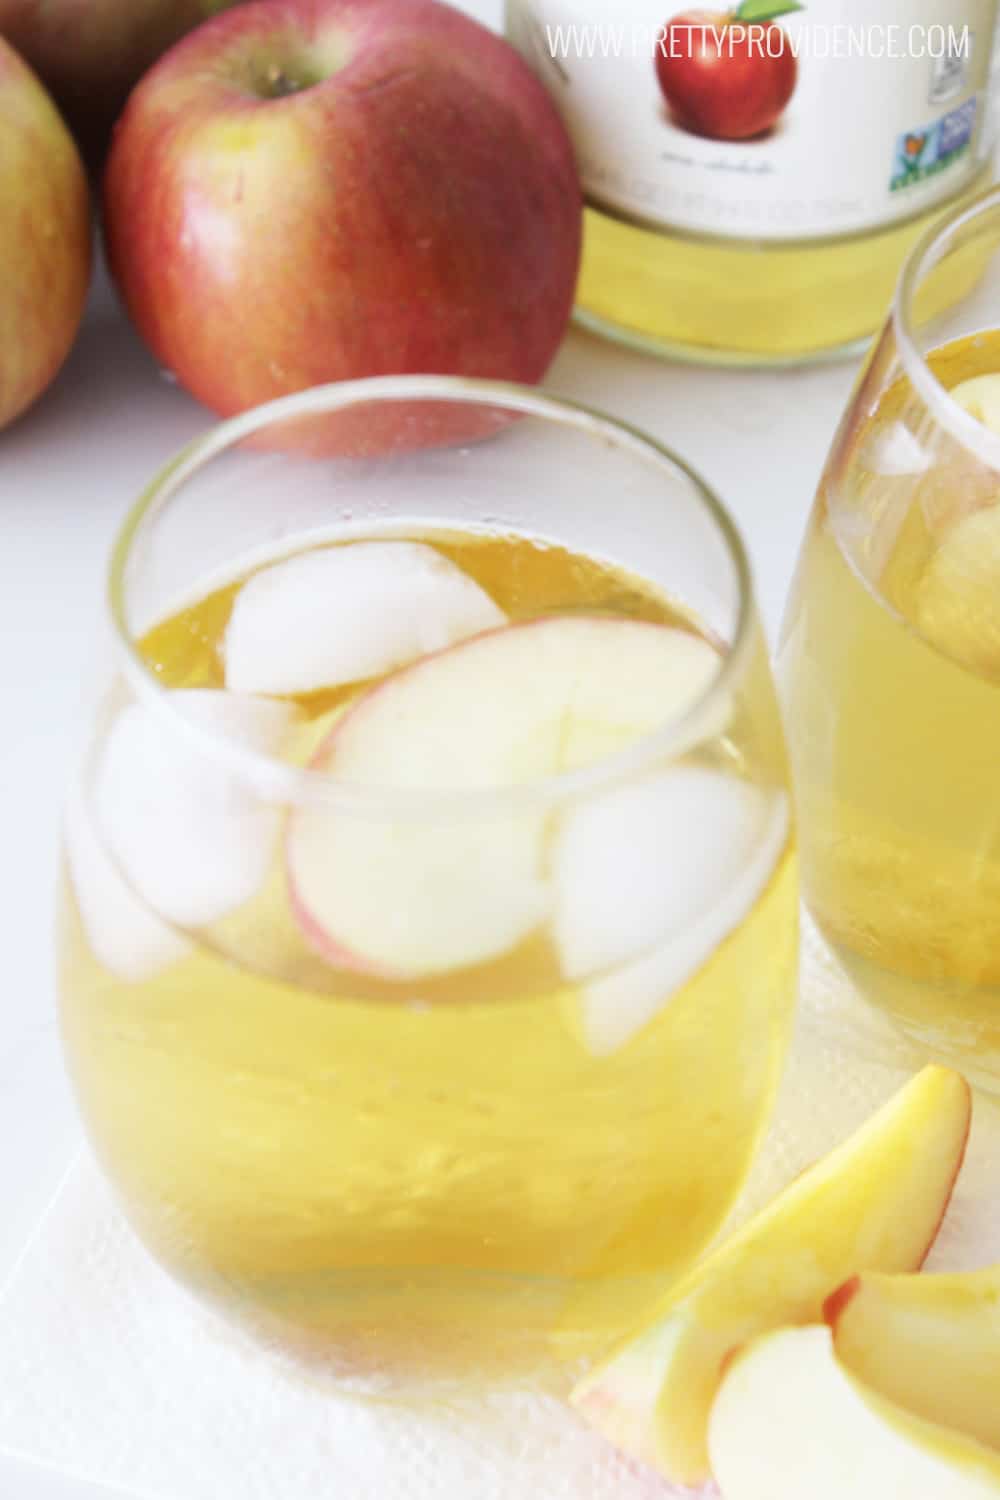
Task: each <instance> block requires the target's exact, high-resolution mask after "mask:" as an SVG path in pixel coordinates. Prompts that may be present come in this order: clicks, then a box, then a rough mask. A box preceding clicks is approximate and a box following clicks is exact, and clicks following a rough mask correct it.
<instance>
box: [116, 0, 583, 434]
mask: <svg viewBox="0 0 1000 1500" xmlns="http://www.w3.org/2000/svg"><path fill="white" fill-rule="evenodd" d="M104 214H105V229H106V237H107V245H108V251H109V257H110V262H111V266H112V269H113V272H114V276H115V278H116V280H117V283H118V286H119V288H120V291H121V294H122V296H123V298H124V301H125V304H126V306H127V308H128V310H129V312H130V314H131V316H132V318H133V320H134V322H135V324H136V326H137V327H138V329H139V330H140V332H141V333H142V335H143V336H144V338H145V339H146V341H147V343H148V344H149V346H150V348H151V349H152V351H153V352H154V354H155V355H156V357H157V358H158V359H159V360H160V361H161V363H162V364H163V365H165V366H166V367H167V368H168V369H170V370H171V371H173V373H174V374H175V375H176V377H177V378H178V380H179V381H180V382H181V383H182V384H183V385H184V386H185V387H186V388H187V389H188V390H189V391H191V392H192V393H193V394H194V395H195V396H197V397H198V398H199V399H200V400H201V401H203V402H204V403H205V404H206V405H208V406H210V407H212V408H213V409H214V410H215V411H217V412H220V413H223V414H230V413H233V412H236V411H239V410H242V409H244V408H246V407H249V406H253V405H255V404H257V403H259V402H261V401H264V400H267V399H269V398H272V397H276V396H282V395H286V394H288V393H290V392H293V391H296V390H300V389H302V388H303V387H306V386H311V385H316V384H320V383H323V382H326V381H332V380H341V379H345V378H348V377H351V376H365V375H378V374H398V373H412V372H433V373H437V374H462V375H480V376H494V377H503V378H507V379H513V380H520V381H528V382H533V381H537V380H538V379H539V378H540V377H541V375H542V374H543V373H544V371H545V369H546V368H547V366H548V364H549V361H550V359H551V358H552V355H553V353H554V351H555V349H556V346H557V344H558V342H559V339H560V337H561V335H562V333H563V330H564V328H565V325H566V322H567V319H568V316H569V312H570V308H571V304H572V298H573V291H574V284H575V279H576V270H577V260H578V254H579V243H580V228H581V200H580V189H579V183H578V179H577V174H576V168H575V164H574V160H573V154H572V149H571V146H570V143H569V140H568V137H567V135H566V132H565V129H564V127H563V125H562V124H561V122H560V119H559V117H558V115H557V113H556V110H555V107H554V105H553V104H552V103H551V101H550V100H549V98H548V96H547V94H546V93H545V92H544V90H543V89H542V87H541V85H540V84H539V83H538V81H537V80H536V79H535V77H534V75H533V74H532V73H531V72H530V70H529V69H528V67H527V66H526V64H525V63H524V62H523V61H522V60H521V58H520V57H519V56H518V55H517V53H516V52H515V51H514V50H513V49H512V48H511V47H509V46H508V45H507V43H506V42H504V41H503V40H501V39H500V38H499V37H497V36H495V35H493V33H492V32H490V31H488V30H486V29H485V28H484V27H482V26H480V25H478V23H476V22H475V21H473V20H471V19H469V18H468V17H467V16H464V15H461V14H460V13H459V12H458V11H455V10H453V9H451V8H450V7H448V6H446V5H442V4H439V3H437V0H253V3H250V4H247V5H242V6H238V7H237V8H236V9H234V10H230V11H227V12H225V13H224V14H223V15H221V16H217V17H215V18H214V19H213V20H211V21H208V22H206V23H205V25H204V26H201V27H199V28H198V30H197V31H195V32H194V33H192V35H191V36H189V37H186V38H185V39H184V40H183V41H182V42H180V43H179V44H178V45H177V46H176V47H174V48H173V49H172V50H171V52H170V53H169V54H168V55H167V56H166V57H165V58H162V59H161V60H160V62H159V63H157V64H156V65H155V66H154V67H153V68H152V69H151V71H150V72H149V73H148V74H147V75H146V77H145V78H144V79H143V80H142V82H141V83H140V84H139V86H138V87H137V88H136V89H135V90H134V91H133V93H132V95H131V98H130V99H129V102H128V105H127V106H126V109H125V112H124V114H123V115H122V118H121V120H120V121H119V124H118V127H117V129H116V131H115V137H114V141H113V143H112V147H111V151H110V154H109V158H108V165H107V171H106V174H105V184H104Z"/></svg>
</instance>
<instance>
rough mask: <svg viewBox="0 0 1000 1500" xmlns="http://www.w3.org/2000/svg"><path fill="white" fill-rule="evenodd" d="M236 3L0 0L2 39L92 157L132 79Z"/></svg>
mask: <svg viewBox="0 0 1000 1500" xmlns="http://www.w3.org/2000/svg"><path fill="white" fill-rule="evenodd" d="M235 3H237V0H0V36H3V37H6V39H7V41H9V42H10V43H11V45H12V46H13V47H15V48H16V49H17V51H18V52H20V54H21V56H22V57H23V58H25V60H26V61H27V62H29V63H30V64H31V66H32V67H33V68H34V69H35V71H36V73H37V74H38V76H39V77H40V78H41V80H42V82H43V83H44V84H45V85H46V87H47V88H48V89H49V90H50V92H51V93H52V96H53V98H54V99H55V101H56V103H57V104H58V105H59V107H60V109H61V110H62V112H63V114H64V116H65V118H66V120H67V122H68V123H69V126H70V128H71V129H72V131H73V134H74V135H75V136H76V138H77V140H78V141H79V142H80V144H81V146H82V147H83V150H84V153H85V155H86V156H87V157H88V158H89V159H91V160H95V161H96V160H97V159H99V157H100V155H101V154H102V152H103V150H104V147H105V146H106V144H107V140H108V136H109V135H110V133H111V127H112V125H113V124H114V121H115V119H116V118H117V116H118V114H119V112H120V110H121V107H122V105H123V104H124V103H125V100H126V98H127V97H128V92H129V90H130V89H131V87H132V85H133V84H134V83H137V82H138V80H139V79H140V78H141V77H142V75H143V73H145V71H146V69H147V68H148V67H149V66H150V64H151V63H154V62H155V61H156V59H157V58H158V57H159V56H160V55H161V53H163V52H166V50H167V48H168V47H170V46H172V45H173V43H174V42H176V41H177V40H178V39H179V38H180V37H182V36H183V35H184V33H185V32H187V31H190V30H191V28H192V27H194V26H197V25H198V24H199V23H200V22H201V21H204V20H205V18H206V17H207V16H210V15H212V14H213V13H214V12H215V11H218V10H222V9H224V8H225V7H226V6H228V5H233V4H235Z"/></svg>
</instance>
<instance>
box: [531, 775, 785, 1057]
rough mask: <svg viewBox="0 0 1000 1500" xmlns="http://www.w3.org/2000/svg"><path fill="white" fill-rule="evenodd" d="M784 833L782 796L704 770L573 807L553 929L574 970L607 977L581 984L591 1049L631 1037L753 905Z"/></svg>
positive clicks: (558, 865) (560, 854)
mask: <svg viewBox="0 0 1000 1500" xmlns="http://www.w3.org/2000/svg"><path fill="white" fill-rule="evenodd" d="M787 834H788V808H787V800H786V798H785V795H784V793H783V792H780V791H778V792H773V791H769V790H764V789H762V788H760V787H757V786H754V785H753V784H752V783H749V782H747V781H744V780H743V779H742V778H741V777H739V776H736V775H734V774H727V773H726V772H723V771H719V770H712V769H709V768H707V767H698V766H684V765H681V766H675V767H672V768H671V769H669V770H665V771H661V772H659V773H657V774H655V775H653V776H649V777H646V778H644V779H643V780H641V781H631V782H629V783H627V784H625V785H623V786H619V787H616V788H615V789H614V790H613V791H611V792H607V793H605V794H603V795H602V796H598V797H594V798H592V799H590V800H588V801H587V802H584V803H582V804H581V805H580V806H579V807H577V808H575V809H574V810H573V812H571V813H570V814H569V816H568V817H567V818H566V819H565V821H564V823H563V825H562V827H561V829H560V831H559V833H558V834H557V836H556V839H555V843H554V849H553V857H552V868H553V887H554V897H555V913H554V918H553V929H554V934H555V939H556V946H557V949H558V951H559V955H560V959H561V962H562V969H563V973H564V974H565V975H566V977H567V978H569V979H586V978H587V977H588V976H590V975H599V974H604V977H603V978H598V979H593V980H592V981H591V982H590V983H589V984H587V985H584V986H583V988H582V991H581V1022H582V1028H583V1033H584V1038H585V1041H586V1043H587V1045H588V1046H589V1047H590V1049H591V1050H592V1051H594V1052H596V1053H603V1052H608V1051H611V1050H612V1049H614V1048H615V1047H618V1046H621V1045H622V1044H623V1043H624V1042H626V1041H628V1040H629V1038H630V1037H631V1036H633V1035H634V1034H635V1033H636V1032H637V1031H639V1030H641V1028H642V1027H643V1026H644V1025H645V1024H646V1023H647V1022H648V1021H649V1020H650V1019H651V1018H652V1016H653V1015H655V1014H656V1012H657V1011H658V1010H659V1009H660V1007H661V1006H662V1005H663V1003H664V1001H665V1000H667V999H669V997H670V995H671V994H672V993H673V992H674V991H675V990H676V989H677V988H678V987H679V986H680V985H682V984H683V983H684V981H685V980H686V979H688V978H689V977H690V976H691V975H692V974H693V973H695V972H696V971H697V970H698V969H699V968H700V967H701V966H702V964H703V963H704V962H705V960H706V959H707V958H708V957H709V956H710V955H711V954H712V953H713V952H714V950H715V949H716V948H717V947H718V946H719V944H720V943H721V942H722V941H723V940H724V939H725V938H726V937H727V936H728V934H729V933H730V932H731V931H732V930H733V928H734V927H736V926H737V924H738V923H739V922H740V921H742V919H743V917H744V916H745V915H746V914H747V912H748V911H749V910H750V908H751V907H752V906H753V903H754V901H755V900H756V899H757V897H758V896H759V894H760V892H761V891H762V890H763V888H764V886H765V885H766V883H767V881H768V879H769V877H770V875H771V873H772V871H773V869H774V866H775V863H776V861H777V858H778V855H779V854H780V852H781V849H782V847H783V845H784V843H785V840H786V838H787ZM616 966H619V967H617V968H616ZM622 966H623V967H622ZM608 970H611V971H613V972H610V973H608V972H606V971H608Z"/></svg>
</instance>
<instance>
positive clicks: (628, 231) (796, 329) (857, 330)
mask: <svg viewBox="0 0 1000 1500" xmlns="http://www.w3.org/2000/svg"><path fill="white" fill-rule="evenodd" d="M991 175H992V169H991V167H990V166H989V165H988V164H987V165H986V166H984V167H983V169H982V171H981V172H980V173H979V174H978V175H977V178H976V180H975V182H974V183H973V184H972V186H971V187H970V188H969V189H968V190H967V192H965V193H963V194H962V195H961V197H959V198H958V199H956V200H953V201H952V202H951V203H950V204H938V205H937V206H936V207H935V208H933V209H931V210H930V212H928V213H926V214H922V215H920V216H919V217H918V218H915V219H908V220H907V221H906V222H905V223H904V224H896V225H893V226H892V227H890V228H888V229H884V230H880V231H877V232H875V233H865V234H860V235H854V236H850V237H847V238H837V239H831V240H813V241H799V242H789V243H786V244H774V243H770V242H750V241H745V240H723V239H711V238H703V237H698V236H686V235H682V234H679V233H677V234H672V233H670V232H668V231H665V230H664V231H657V230H651V229H643V228H639V227H637V226H636V225H633V224H629V223H626V222H624V221H623V220H621V219H618V218H615V217H613V216H612V215H610V214H607V213H604V212H602V211H601V210H599V209H597V208H594V207H590V208H588V209H587V213H586V229H585V235H584V249H583V264H582V268H581V272H580V280H579V284H578V288H577V309H578V314H579V316H580V319H581V321H582V322H584V323H586V324H587V325H588V326H591V327H593V328H595V329H596V330H597V331H598V332H602V333H610V334H611V335H612V336H614V337H618V338H620V339H622V340H624V341H625V342H626V343H631V344H635V345H637V346H639V347H641V348H644V349H648V350H650V351H651V352H653V353H661V354H667V355H671V356H681V357H687V358H691V359H696V360H705V361H718V362H720V363H724V364H740V363H749V364H769V363H775V364H782V363H797V362H799V361H803V360H809V359H815V358H818V357H819V356H821V355H822V354H824V353H828V352H830V351H832V350H838V349H845V350H846V349H850V348H851V347H853V346H855V345H858V344H860V343H863V342H864V341H865V340H867V339H868V338H870V336H871V335H872V334H873V333H874V332H875V331H876V330H877V329H878V328H879V326H880V325H881V323H882V322H883V320H884V318H885V315H886V309H887V308H888V306H889V303H890V301H891V299H892V294H893V290H894V288H895V284H896V279H897V277H898V275H899V270H900V267H901V266H902V264H903V261H904V259H905V258H906V256H907V254H908V253H909V251H910V249H911V248H912V247H913V245H914V244H915V243H916V242H917V240H918V239H919V238H920V236H921V235H922V234H923V233H924V231H925V230H926V229H927V227H928V226H929V225H930V224H932V223H933V222H934V220H935V219H938V218H940V217H941V215H942V214H943V213H945V212H947V211H948V210H949V209H954V208H955V207H956V206H957V204H959V203H962V202H964V201H966V200H967V199H971V198H972V197H974V196H975V195H976V193H978V192H981V191H982V190H983V189H984V188H986V187H987V186H988V184H989V182H990V179H991ZM980 269H981V265H977V264H973V263H972V262H971V261H970V260H969V259H968V258H966V259H965V260H960V259H959V258H957V257H953V258H952V259H951V260H949V263H948V268H947V271H946V273H945V274H944V275H943V276H942V277H941V278H940V284H939V286H938V288H937V292H936V300H937V302H938V305H939V306H940V307H941V308H944V307H946V306H949V305H951V304H952V303H954V302H957V301H958V300H959V299H960V298H961V297H963V296H964V295H965V294H966V293H967V292H968V290H969V289H970V287H971V285H972V284H973V283H974V281H975V279H976V276H977V275H978V274H979V271H980Z"/></svg>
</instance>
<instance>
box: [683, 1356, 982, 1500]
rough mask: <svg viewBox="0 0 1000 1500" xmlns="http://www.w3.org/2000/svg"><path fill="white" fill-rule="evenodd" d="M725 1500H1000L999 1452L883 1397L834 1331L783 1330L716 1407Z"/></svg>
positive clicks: (715, 1449) (739, 1373) (737, 1364)
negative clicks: (839, 1346) (848, 1358)
mask: <svg viewBox="0 0 1000 1500" xmlns="http://www.w3.org/2000/svg"><path fill="white" fill-rule="evenodd" d="M709 1446H710V1449H711V1455H712V1470H713V1472H714V1475H715V1478H716V1481H717V1483H718V1485H719V1487H720V1489H721V1490H722V1492H723V1494H724V1495H725V1497H726V1500H845V1497H846V1496H851V1497H852V1500H1000V1453H997V1452H996V1451H995V1450H994V1449H991V1448H987V1447H986V1446H985V1445H983V1444H980V1443H976V1442H974V1441H973V1440H972V1439H970V1438H968V1437H966V1436H964V1435H963V1434H961V1433H958V1432H954V1431H952V1430H950V1429H949V1428H948V1427H946V1426H944V1425H943V1424H941V1423H939V1422H933V1421H927V1420H926V1419H925V1418H923V1417H920V1416H918V1415H916V1414H914V1413H912V1412H909V1411H907V1410H906V1408H905V1407H902V1406H897V1405H896V1404H895V1403H893V1402H891V1401H887V1400H886V1399H885V1397H884V1396H882V1395H880V1394H879V1393H878V1392H876V1391H875V1390H873V1389H872V1388H871V1387H870V1386H868V1385H866V1384H865V1383H864V1382H862V1381H861V1380H859V1379H857V1377H856V1376H855V1375H854V1374H853V1373H852V1372H851V1371H850V1370H849V1369H847V1368H846V1366H845V1365H844V1363H843V1361H842V1360H841V1359H839V1358H838V1356H837V1353H836V1351H835V1349H834V1345H833V1341H832V1339H831V1337H830V1330H829V1329H828V1328H823V1327H816V1328H781V1329H777V1330H774V1331H772V1332H770V1333H767V1334H765V1335H763V1337H761V1338H759V1339H757V1340H756V1341H755V1342H753V1343H752V1344H750V1345H749V1347H748V1348H746V1349H745V1350H743V1351H741V1352H740V1353H739V1354H738V1355H737V1356H736V1358H735V1359H734V1360H733V1361H732V1363H731V1365H730V1367H729V1369H728V1370H727V1372H726V1376H725V1379H724V1380H723V1382H722V1387H721V1389H720V1391H719V1394H718V1396H717V1397H716V1399H715V1404H714V1406H713V1408H712V1417H711V1426H710V1432H709Z"/></svg>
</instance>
